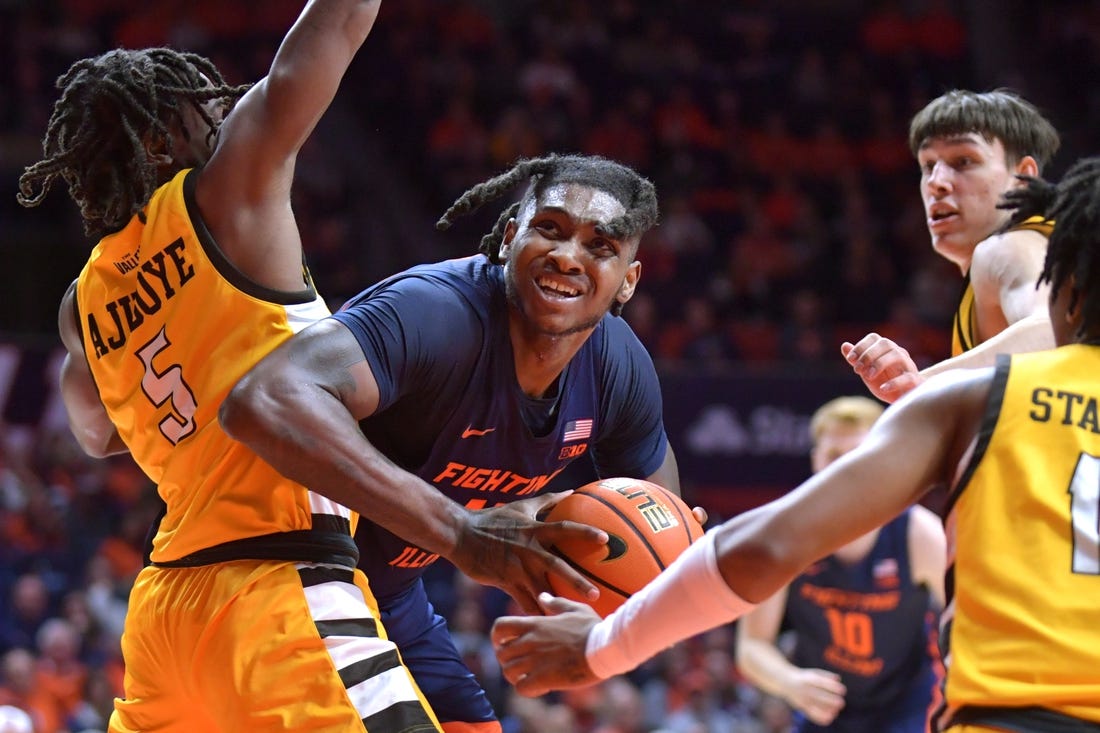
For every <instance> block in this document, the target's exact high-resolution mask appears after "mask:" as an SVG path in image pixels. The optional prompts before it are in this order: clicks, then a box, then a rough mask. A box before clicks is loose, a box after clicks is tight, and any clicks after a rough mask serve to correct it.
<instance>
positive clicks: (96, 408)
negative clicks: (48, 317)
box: [57, 282, 129, 458]
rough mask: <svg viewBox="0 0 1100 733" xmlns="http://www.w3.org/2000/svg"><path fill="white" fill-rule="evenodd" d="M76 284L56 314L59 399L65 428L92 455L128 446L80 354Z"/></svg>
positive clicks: (110, 453) (118, 451) (100, 454)
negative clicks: (61, 357) (60, 358)
mask: <svg viewBox="0 0 1100 733" xmlns="http://www.w3.org/2000/svg"><path fill="white" fill-rule="evenodd" d="M75 300H76V283H75V282H74V283H73V284H72V285H70V286H69V289H68V290H66V291H65V295H64V296H63V297H62V298H61V309H60V310H59V311H58V314H57V328H58V331H60V332H61V342H62V343H63V344H64V345H65V351H66V353H65V359H64V361H62V363H61V400H62V401H63V402H64V403H65V412H66V413H67V414H68V417H69V427H70V428H71V429H72V431H73V435H74V436H76V441H77V443H79V444H80V447H81V448H83V449H84V452H85V453H87V454H88V455H90V456H93V457H95V458H103V457H104V456H109V455H112V454H115V453H126V452H127V451H128V450H129V449H128V448H127V447H126V444H125V443H123V442H122V438H120V437H119V435H118V431H117V430H116V429H115V426H114V424H112V423H111V420H110V418H108V417H107V410H106V409H105V408H104V407H103V403H102V402H101V401H100V399H99V391H98V390H97V389H96V386H95V381H94V380H93V379H92V372H91V370H90V369H89V368H88V361H87V359H86V358H85V356H84V345H83V344H82V343H81V340H80V330H79V328H78V326H77V322H76V308H75Z"/></svg>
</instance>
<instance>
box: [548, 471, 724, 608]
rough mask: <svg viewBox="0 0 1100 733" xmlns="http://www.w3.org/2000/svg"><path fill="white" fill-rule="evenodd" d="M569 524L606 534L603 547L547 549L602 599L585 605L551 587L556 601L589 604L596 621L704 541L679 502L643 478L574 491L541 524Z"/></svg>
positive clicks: (560, 586) (559, 586)
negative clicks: (562, 522) (587, 526)
mask: <svg viewBox="0 0 1100 733" xmlns="http://www.w3.org/2000/svg"><path fill="white" fill-rule="evenodd" d="M567 519H568V520H572V521H574V522H580V523H582V524H589V525H592V526H593V527H599V528H600V529H602V530H604V531H605V532H607V534H608V543H607V544H606V545H594V544H592V543H588V542H583V541H577V542H570V543H567V544H559V545H556V546H554V547H552V548H551V550H552V551H553V552H554V553H555V554H557V555H558V556H559V557H561V558H563V559H564V560H565V561H566V562H568V563H569V564H570V565H571V566H572V567H573V568H574V569H575V570H577V571H578V572H579V573H581V574H582V575H584V576H585V577H586V578H588V579H589V580H590V581H591V582H592V583H593V584H594V585H595V586H596V587H597V588H599V589H600V597H599V598H598V599H597V600H595V601H592V602H591V603H589V602H588V601H587V600H585V599H583V598H580V597H578V594H577V593H576V592H574V591H573V589H572V588H571V587H569V586H567V585H566V584H565V582H564V581H562V580H560V579H559V578H558V577H557V576H555V575H551V576H550V587H551V588H553V589H554V592H555V593H556V594H558V595H559V596H563V597H565V598H571V599H573V600H575V601H581V602H583V603H588V604H589V605H590V606H592V608H593V609H595V610H596V612H597V613H599V614H600V616H606V615H607V614H609V613H611V612H612V611H614V610H615V609H616V608H618V607H619V606H621V605H622V603H623V601H625V600H626V599H627V598H629V597H630V595H631V594H632V593H635V592H636V591H638V590H641V588H642V587H643V586H645V584H646V583H648V582H649V581H651V580H652V579H653V578H655V577H656V576H657V574H658V573H660V572H661V571H662V570H664V569H665V568H666V567H668V566H669V564H670V563H671V562H672V561H673V560H675V559H676V558H677V557H678V556H679V555H680V553H681V552H683V551H684V550H685V549H687V547H688V545H690V544H691V543H692V542H694V541H695V540H697V539H699V538H700V537H702V536H703V528H702V526H701V525H700V524H699V522H697V521H695V517H694V516H692V514H691V509H690V508H689V507H688V505H687V504H685V503H684V502H683V500H681V499H680V497H678V496H676V495H675V494H673V493H672V492H671V491H669V490H668V489H665V488H663V487H661V486H658V485H657V484H654V483H650V482H649V481H642V480H641V479H632V478H608V479H603V480H601V481H593V482H592V483H590V484H585V485H584V486H581V487H580V488H578V489H575V490H574V491H573V493H572V494H570V495H569V496H567V497H565V498H564V499H562V500H561V501H560V502H559V503H558V504H557V505H555V506H554V507H553V508H552V509H551V510H550V512H549V513H548V514H547V515H546V518H545V521H547V522H560V521H563V520H567Z"/></svg>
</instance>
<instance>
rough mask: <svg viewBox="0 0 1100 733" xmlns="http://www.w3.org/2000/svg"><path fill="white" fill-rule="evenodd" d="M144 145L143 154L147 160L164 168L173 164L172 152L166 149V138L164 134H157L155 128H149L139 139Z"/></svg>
mask: <svg viewBox="0 0 1100 733" xmlns="http://www.w3.org/2000/svg"><path fill="white" fill-rule="evenodd" d="M141 142H142V145H144V146H145V155H146V156H147V157H148V158H149V162H150V163H152V164H153V165H154V166H156V167H157V168H166V167H168V166H171V165H172V164H173V162H174V161H173V160H172V153H171V151H170V150H169V149H168V139H167V137H165V136H164V135H158V134H157V132H156V131H155V130H149V131H148V132H146V133H145V135H144V136H143V137H142V139H141Z"/></svg>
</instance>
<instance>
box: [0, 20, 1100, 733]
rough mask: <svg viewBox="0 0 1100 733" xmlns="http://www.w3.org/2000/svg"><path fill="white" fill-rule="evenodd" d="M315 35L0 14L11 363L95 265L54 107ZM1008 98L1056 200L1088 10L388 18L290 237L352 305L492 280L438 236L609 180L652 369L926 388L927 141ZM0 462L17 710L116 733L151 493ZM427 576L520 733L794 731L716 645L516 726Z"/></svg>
mask: <svg viewBox="0 0 1100 733" xmlns="http://www.w3.org/2000/svg"><path fill="white" fill-rule="evenodd" d="M300 8H301V1H300V0H265V1H264V2H259V1H257V2H224V1H223V0H155V1H150V0H0V59H2V63H0V253H2V256H3V260H4V274H3V276H2V277H3V293H4V296H3V297H4V300H3V308H2V309H0V310H2V311H3V312H2V314H0V318H2V319H3V320H2V321H0V347H2V348H0V362H2V361H3V359H4V358H6V357H5V353H4V348H8V347H11V348H20V347H21V346H22V345H26V344H41V343H53V342H54V341H56V336H55V335H54V333H55V326H54V324H55V322H56V304H57V302H58V301H59V299H60V296H61V294H62V292H63V291H64V288H65V287H66V286H67V284H68V283H69V282H70V281H71V280H72V279H73V278H74V277H75V276H76V274H77V271H78V269H79V267H80V265H81V263H82V262H83V261H84V259H85V257H86V255H87V251H88V249H89V248H90V247H91V246H92V243H91V242H87V241H85V239H84V237H83V235H82V233H81V229H80V223H79V220H78V217H77V215H76V212H75V210H74V207H73V206H72V204H71V203H70V202H69V200H68V199H67V197H65V196H64V193H63V192H62V191H60V190H58V191H56V192H55V193H54V194H53V195H51V196H50V197H49V199H48V200H47V201H46V202H45V203H44V204H43V206H42V207H40V208H39V209H37V210H30V211H26V210H23V209H21V208H20V207H18V205H17V204H16V202H15V190H16V185H15V181H16V179H17V177H18V174H19V172H20V171H21V170H22V168H23V166H25V165H27V164H29V163H31V162H33V161H34V160H36V159H37V157H36V156H37V155H38V154H39V152H40V140H41V137H42V134H43V132H44V129H45V124H46V120H47V118H48V116H49V113H50V108H51V105H52V102H53V99H54V89H53V80H54V79H55V78H56V77H57V76H58V75H59V74H60V73H62V72H63V71H64V70H65V69H66V68H67V67H68V65H69V64H70V63H71V62H72V61H74V60H75V59H77V58H79V57H83V56H86V55H91V54H94V53H98V52H100V51H103V50H107V49H109V48H112V47H115V46H127V47H143V46H152V45H164V44H167V45H172V46H175V47H178V48H182V49H186V50H190V51H195V52H198V53H202V54H204V55H207V56H209V57H211V58H212V59H214V61H215V62H216V63H217V65H218V66H219V67H220V68H221V70H222V71H223V73H224V75H225V76H226V77H227V79H228V80H229V81H231V82H237V83H242V82H248V81H254V80H256V79H258V78H259V77H260V76H262V74H263V73H264V71H265V70H266V68H267V66H268V64H269V63H270V59H271V56H272V54H273V52H274V50H275V48H276V46H277V43H278V41H279V39H280V38H281V37H282V35H283V34H284V33H285V32H286V29H287V28H288V27H289V25H290V23H291V22H292V21H293V19H294V18H295V17H296V15H297V13H298V11H299V10H300ZM999 86H1006V87H1009V88H1012V89H1014V90H1015V91H1018V92H1020V93H1021V94H1023V96H1025V97H1027V98H1028V99H1030V100H1031V101H1033V102H1034V103H1036V104H1037V105H1038V106H1039V107H1040V108H1041V109H1042V110H1043V111H1044V112H1045V113H1046V114H1047V116H1048V117H1049V118H1050V119H1051V120H1052V121H1053V122H1054V123H1055V125H1056V126H1057V127H1058V128H1059V131H1060V132H1061V134H1062V136H1063V141H1064V142H1063V150H1062V151H1061V153H1059V155H1058V156H1057V158H1056V160H1055V164H1054V167H1053V168H1052V170H1051V171H1049V172H1050V173H1052V174H1054V175H1056V174H1057V173H1058V172H1059V171H1061V170H1062V169H1064V168H1065V167H1067V166H1068V164H1069V163H1070V162H1072V160H1074V159H1075V158H1076V157H1078V156H1080V155H1082V154H1086V153H1095V152H1096V151H1097V150H1098V149H1100V146H1098V145H1097V143H1098V137H1100V133H1098V132H1097V125H1096V122H1097V121H1098V120H1100V3H1095V2H1063V1H1052V2H1048V3H1044V4H1043V7H1042V12H1041V13H1040V14H1038V15H1032V14H1031V4H1030V3H1027V2H1023V1H1022V0H1005V2H998V3H984V2H981V0H972V1H970V2H965V1H963V0H957V1H954V2H951V1H948V0H910V1H908V2H906V1H904V0H879V1H876V2H868V1H864V0H833V1H826V0H818V1H814V0H739V1H738V2H732V1H725V0H667V1H665V2H656V0H606V2H589V0H541V1H536V0H497V1H495V2H494V1H493V0H480V1H478V0H394V1H391V2H386V3H384V4H383V9H382V14H381V17H380V20H379V22H378V25H377V27H376V28H375V31H374V33H373V34H372V35H371V37H370V38H369V39H368V41H367V43H366V45H365V46H364V48H363V50H362V52H361V53H360V55H359V57H358V58H357V59H356V61H355V63H354V64H353V66H352V68H351V70H350V72H349V74H348V76H347V78H346V79H345V82H344V85H343V88H342V91H341V93H340V96H339V97H338V99H337V102H336V104H334V105H333V107H332V109H331V110H330V112H329V114H328V115H326V118H325V119H324V120H323V121H322V124H321V126H320V128H319V130H318V132H317V134H315V135H314V136H313V138H312V139H311V141H310V142H309V143H308V145H307V148H306V150H305V151H304V152H303V154H302V156H301V157H300V160H299V167H298V175H297V178H296V188H295V191H294V201H295V208H296V211H297V213H298V219H299V223H300V226H301V228H302V232H303V239H304V241H305V246H306V250H307V256H308V258H309V262H310V265H311V268H312V270H313V273H314V276H315V279H316V281H317V284H318V286H319V288H320V289H321V291H322V292H323V293H324V294H326V296H327V297H328V298H329V300H330V301H331V304H332V306H333V307H338V306H339V305H340V303H342V302H343V300H345V299H346V298H348V297H350V296H351V295H353V294H354V293H356V292H358V291H359V290H360V289H361V288H362V287H364V286H365V285H367V284H369V283H371V282H374V281H376V280H378V279H379V278H381V277H383V276H385V275H388V274H390V273H392V272H395V271H397V270H399V269H402V268H404V267H406V266H408V265H411V264H415V263H417V262H424V261H430V260H436V259H442V258H445V257H457V256H464V255H467V254H472V253H473V252H475V251H476V248H477V242H478V240H479V239H480V237H481V235H482V234H483V233H485V232H487V231H488V230H489V229H490V228H491V226H492V223H493V222H494V221H495V219H496V216H497V213H498V209H497V208H495V207H494V208H492V209H491V210H489V211H485V212H479V213H478V214H476V215H474V216H472V217H470V218H469V219H468V220H465V221H462V222H460V223H459V224H458V225H457V226H456V227H454V228H453V229H452V230H451V231H449V232H447V233H446V234H441V233H439V232H436V231H435V230H434V227H433V224H434V222H435V220H436V219H437V218H438V216H439V215H440V214H441V213H442V212H443V210H445V209H446V207H447V206H448V205H449V204H450V203H451V202H452V201H453V200H454V199H455V198H456V197H457V196H459V195H460V194H461V193H462V192H463V191H465V190H466V189H467V188H468V187H470V186H471V185H473V184H475V183H478V182H480V181H482V180H484V179H486V178H488V177H490V176H492V175H494V174H495V173H497V172H500V171H502V170H503V169H505V168H507V167H509V166H510V165H511V164H512V163H513V162H514V161H515V160H516V159H517V158H520V157H527V156H536V155H541V154H543V153H547V152H583V153H591V154H600V155H605V156H607V157H610V158H614V159H616V160H619V161H621V162H624V163H627V164H629V165H631V166H634V167H635V168H637V169H638V170H639V171H641V172H642V173H643V174H645V175H647V176H648V177H650V178H651V179H652V180H653V181H654V182H655V183H656V185H657V189H658V193H659V195H660V199H661V208H662V223H661V225H660V227H658V228H657V229H656V230H655V231H654V232H652V233H651V234H650V235H648V236H647V238H646V239H645V240H644V242H643V244H642V246H641V248H640V252H639V259H641V260H642V263H643V277H642V283H641V286H640V289H639V293H638V294H637V295H636V296H635V298H634V299H633V300H632V301H631V302H630V304H629V305H628V307H627V309H626V312H625V317H626V318H627V319H628V320H629V321H630V323H631V324H632V325H633V327H634V328H635V330H636V331H637V333H638V334H639V336H640V337H641V338H642V340H643V342H644V343H645V344H646V345H647V347H648V348H649V349H650V351H651V353H652V354H653V355H654V357H655V359H656V360H657V362H658V366H659V368H660V369H664V370H671V369H683V368H690V369H730V368H739V367H742V366H743V365H746V364H752V365H757V366H760V367H763V368H768V367H770V366H773V365H780V364H797V365H800V366H805V367H806V368H807V369H808V370H809V371H812V370H813V369H816V368H821V369H833V368H837V367H838V366H841V362H840V357H839V343H840V341H842V340H845V339H848V340H852V339H855V338H858V337H860V336H862V335H863V334H864V333H866V332H868V331H870V330H877V331H879V332H880V333H885V334H888V335H890V336H891V337H892V338H894V339H895V340H897V341H898V342H900V343H902V344H903V345H905V346H906V347H908V348H909V349H910V351H911V353H912V354H913V356H914V357H915V359H916V361H917V362H918V364H927V363H931V362H934V361H938V360H940V359H942V358H944V357H945V356H946V355H947V352H948V349H949V334H948V328H947V324H948V323H949V319H950V315H951V313H952V312H953V309H954V306H955V303H956V298H957V294H958V292H959V288H960V282H961V278H960V276H959V273H958V272H957V271H954V270H953V268H952V266H951V265H949V264H948V263H947V262H946V261H944V260H943V259H942V258H940V257H938V256H937V255H935V254H934V253H933V252H932V251H931V248H930V246H929V239H928V234H927V231H926V228H925V222H924V214H923V209H922V206H921V202H920V199H919V195H918V190H917V183H918V171H917V167H916V165H915V163H914V161H913V159H912V156H911V154H910V152H909V149H908V145H907V140H906V137H907V126H908V120H909V117H910V116H911V115H912V114H913V113H914V112H915V111H916V110H917V109H919V108H920V107H921V106H923V105H924V104H925V103H926V102H927V101H928V100H929V99H931V98H932V97H935V96H937V95H938V94H940V93H942V92H943V91H946V90H947V89H950V88H955V87H961V88H971V89H977V90H985V89H991V88H994V87H999ZM519 193H520V192H519V191H517V195H518V194H519ZM0 437H2V438H3V439H2V440H0V448H2V452H0V706H2V705H13V706H16V707H19V708H22V709H24V710H26V711H28V712H29V713H31V715H32V716H33V718H34V720H35V723H36V728H35V731H36V733H54V732H56V731H62V730H67V731H73V732H74V733H75V732H76V731H85V730H88V731H96V730H104V729H105V724H106V723H105V721H106V716H107V715H108V713H109V710H110V707H111V699H112V697H113V696H114V695H117V694H119V693H120V690H121V679H122V667H121V661H120V657H119V652H118V637H119V634H120V632H121V628H122V622H123V619H124V616H125V610H126V598H127V593H128V589H129V585H130V583H131V582H132V579H133V577H134V575H135V574H136V572H137V571H138V569H139V568H140V566H141V548H142V543H143V540H144V537H145V533H146V531H147V529H148V527H149V525H150V523H151V521H152V518H153V513H154V512H155V509H156V507H155V502H154V501H153V496H152V489H151V486H150V485H149V482H148V480H147V479H145V477H144V476H143V475H142V474H141V473H140V472H139V471H138V469H137V468H136V467H135V466H134V465H133V464H132V463H131V462H130V461H129V460H128V459H125V458H116V459H112V460H107V461H93V460H90V459H88V458H86V457H85V456H83V454H82V453H81V452H80V450H79V448H78V447H77V446H76V444H75V442H74V441H73V440H72V438H71V436H69V434H68V432H67V428H66V426H65V422H64V417H63V415H62V414H61V413H60V412H59V411H58V409H57V406H56V405H47V409H45V410H44V417H43V419H42V420H41V422H40V423H39V424H37V425H35V426H34V427H33V429H29V430H28V429H26V428H25V427H24V428H20V429H18V430H17V429H14V428H13V427H12V426H11V425H8V426H7V427H5V425H4V422H3V420H0ZM437 575H438V578H437V579H436V582H434V583H433V590H434V593H435V594H436V596H435V597H436V598H437V600H438V603H439V605H440V607H441V609H442V610H443V611H444V612H445V615H447V617H448V618H449V619H450V621H451V624H452V627H453V628H454V630H455V632H456V635H457V638H458V639H459V640H460V643H461V644H462V645H463V647H464V648H465V649H467V650H468V652H469V655H470V659H471V662H472V666H473V668H474V669H477V670H479V671H480V673H481V675H482V677H483V682H484V684H485V685H486V687H487V688H488V689H489V690H491V691H492V692H493V694H494V696H495V702H496V703H497V706H498V709H499V710H500V711H501V712H502V714H503V715H504V716H505V721H506V731H508V733H521V732H526V731H541V732H542V733H555V732H556V731H563V732H564V731H571V732H576V733H597V732H598V733H636V732H641V731H658V730H660V731H670V732H675V733H703V732H710V731H712V732H714V733H727V732H728V733H733V732H740V733H760V732H768V733H772V732H775V733H778V732H779V731H785V730H787V727H788V726H789V723H790V717H789V711H788V710H787V709H786V706H785V705H784V704H783V703H782V702H781V701H779V700H776V699H773V698H769V697H767V696H763V695H760V694H758V693H757V692H756V691H755V690H753V689H752V688H750V687H748V686H747V685H745V684H744V683H742V682H741V681H740V679H739V678H738V676H737V674H736V672H735V670H734V667H733V663H732V658H733V657H732V654H733V635H732V634H731V633H729V631H730V630H729V629H720V630H718V631H716V632H712V633H711V634H708V635H707V636H705V637H701V638H699V639H695V640H692V641H691V642H688V643H685V644H683V645H681V646H679V647H677V648H675V649H673V650H670V651H669V652H666V653H665V654H663V655H661V656H660V657H658V658H657V659H656V660H655V661H654V662H652V663H651V664H649V665H647V666H645V667H644V668H643V669H641V670H640V671H639V672H637V673H635V674H633V675H631V676H630V677H628V678H621V679H616V680H612V681H609V682H607V683H605V684H602V685H600V686H598V687H594V688H591V689H588V690H584V691H579V692H576V693H571V694H565V695H557V696H552V697H548V698H544V699H541V700H524V699H517V698H515V697H514V696H512V695H511V694H510V693H509V692H508V690H507V685H505V684H504V683H503V682H502V681H501V679H500V677H499V673H498V672H497V670H496V669H495V662H494V659H493V657H492V652H491V648H490V647H489V645H488V641H487V637H486V632H487V629H488V626H489V624H490V623H491V620H492V618H493V617H494V616H495V615H496V614H498V613H500V612H501V611H503V610H504V609H505V603H504V601H503V599H501V598H500V597H499V596H498V595H496V594H495V593H491V592H487V591H485V590H484V589H482V588H480V587H478V586H473V585H471V584H469V583H468V582H466V581H464V580H462V579H460V578H455V577H453V575H450V574H448V573H446V572H445V570H443V569H442V568H441V569H440V572H439V573H438V574H437ZM2 720H3V717H2V716H0V721H2ZM2 725H3V723H2V722H0V730H2V729H3V728H2Z"/></svg>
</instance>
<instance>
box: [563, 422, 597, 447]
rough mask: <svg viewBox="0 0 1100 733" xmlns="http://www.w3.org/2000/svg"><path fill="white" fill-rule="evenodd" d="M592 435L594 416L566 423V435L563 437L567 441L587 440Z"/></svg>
mask: <svg viewBox="0 0 1100 733" xmlns="http://www.w3.org/2000/svg"><path fill="white" fill-rule="evenodd" d="M590 435H592V418H590V417H589V418H585V419H584V420H570V421H569V422H567V423H566V424H565V435H563V436H562V437H561V439H562V440H563V441H565V442H569V441H571V440H585V439H586V438H588V436H590Z"/></svg>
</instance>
